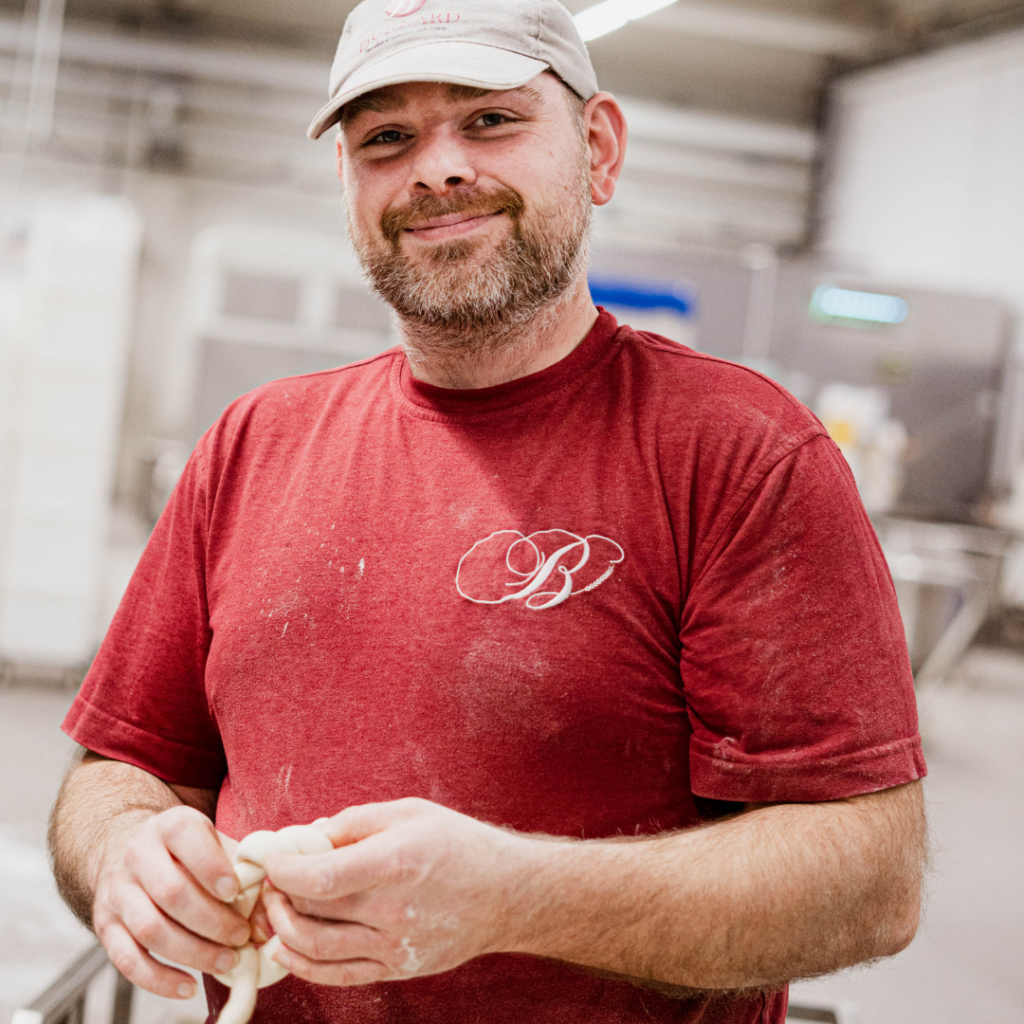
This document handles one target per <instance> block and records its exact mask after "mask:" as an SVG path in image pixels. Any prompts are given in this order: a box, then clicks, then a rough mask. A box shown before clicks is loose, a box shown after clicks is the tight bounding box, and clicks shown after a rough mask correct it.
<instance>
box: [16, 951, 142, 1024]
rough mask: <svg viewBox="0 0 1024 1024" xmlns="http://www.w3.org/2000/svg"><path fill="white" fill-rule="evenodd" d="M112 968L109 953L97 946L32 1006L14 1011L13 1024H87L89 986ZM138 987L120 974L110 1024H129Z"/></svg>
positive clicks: (33, 1002)
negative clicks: (134, 994)
mask: <svg viewBox="0 0 1024 1024" xmlns="http://www.w3.org/2000/svg"><path fill="white" fill-rule="evenodd" d="M108 966H110V961H109V960H108V959H107V953H106V950H104V948H103V947H102V946H101V945H100V944H99V943H98V942H97V943H95V944H94V945H93V946H91V947H90V948H89V949H87V950H86V951H85V952H84V953H83V954H82V955H81V956H80V957H79V958H78V959H77V960H75V962H74V963H72V964H71V965H70V966H69V967H68V969H67V970H66V971H65V972H64V973H63V974H62V975H61V976H60V977H59V978H58V979H57V980H56V981H55V982H54V983H53V984H52V985H51V986H50V987H49V988H48V989H47V990H46V991H45V992H43V993H42V994H41V995H39V996H37V997H36V998H35V999H33V1000H32V1002H31V1003H29V1005H28V1006H25V1007H23V1008H22V1009H20V1010H15V1011H14V1016H13V1017H12V1018H11V1024H85V999H86V996H87V995H88V993H89V986H90V985H91V984H92V982H93V980H94V979H95V978H96V977H97V976H98V975H99V974H100V972H101V971H102V970H103V969H104V968H105V967H108ZM133 993H134V986H133V985H132V983H131V982H130V981H128V980H127V979H126V978H124V977H122V976H121V975H120V974H118V976H117V982H116V987H115V989H114V1005H113V1009H112V1011H111V1015H110V1024H129V1022H130V1020H131V1015H132V995H133Z"/></svg>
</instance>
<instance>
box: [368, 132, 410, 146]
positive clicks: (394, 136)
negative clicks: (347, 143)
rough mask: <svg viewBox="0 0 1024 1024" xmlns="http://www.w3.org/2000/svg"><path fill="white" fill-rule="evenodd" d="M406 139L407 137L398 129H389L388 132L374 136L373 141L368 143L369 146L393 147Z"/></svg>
mask: <svg viewBox="0 0 1024 1024" xmlns="http://www.w3.org/2000/svg"><path fill="white" fill-rule="evenodd" d="M404 138H405V135H404V134H403V133H402V132H400V131H398V129H396V128H388V130H387V131H383V132H379V133H378V134H377V135H374V137H373V138H372V139H370V141H369V142H368V143H367V145H368V146H391V145H394V143H396V142H401V141H402V139H404Z"/></svg>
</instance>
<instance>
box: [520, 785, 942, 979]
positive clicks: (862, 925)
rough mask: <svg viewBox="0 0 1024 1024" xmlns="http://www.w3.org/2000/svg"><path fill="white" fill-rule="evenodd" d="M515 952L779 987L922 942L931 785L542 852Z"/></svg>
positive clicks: (647, 975)
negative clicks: (924, 791)
mask: <svg viewBox="0 0 1024 1024" xmlns="http://www.w3.org/2000/svg"><path fill="white" fill-rule="evenodd" d="M537 850H538V852H537V858H536V862H535V864H534V869H535V874H534V876H533V878H532V880H531V882H530V883H529V895H528V896H526V897H525V898H523V899H521V900H519V901H517V903H518V905H519V906H520V907H525V908H526V909H525V910H524V913H523V916H522V919H521V921H520V923H519V925H517V926H516V939H515V941H514V950H515V951H518V952H524V953H532V954H534V955H540V956H546V957H553V958H557V959H561V960H567V961H570V962H573V963H577V964H581V965H584V966H588V967H592V968H597V969H600V970H603V971H610V972H614V973H616V974H622V975H629V976H632V977H635V978H641V979H648V980H651V981H654V982H661V983H665V984H669V985H677V986H682V987H685V988H689V989H746V988H755V987H770V986H773V985H777V984H781V983H783V982H785V981H788V980H791V979H792V978H797V977H808V976H812V975H816V974H822V973H826V972H829V971H833V970H837V969H839V968H841V967H844V966H847V965H849V964H853V963H858V962H860V961H863V960H867V959H871V958H874V957H879V956H887V955H891V954H893V953H896V952H898V951H899V950H900V949H902V948H904V947H905V946H906V945H907V944H908V943H909V942H910V940H911V939H912V938H913V935H914V932H915V931H916V928H917V922H918V916H919V910H920V888H921V877H922V871H923V863H924V856H925V830H924V817H923V809H922V800H921V791H920V785H919V784H917V783H912V784H910V785H908V786H902V787H899V788H898V789H893V790H887V791H884V792H882V793H877V794H871V795H869V796H864V797H857V798H854V799H852V800H844V801H837V802H834V803H825V804H780V805H776V806H768V807H762V808H755V809H752V810H750V811H748V812H746V813H744V814H742V815H739V816H737V817H735V818H732V819H729V820H727V821H723V822H718V823H716V824H714V825H710V826H708V827H706V828H701V829H696V830H692V831H687V832H680V833H675V834H672V835H666V836H661V837H657V838H654V839H650V840H640V841H621V842H619V841H594V842H583V843H579V842H577V843H547V844H538V848H537Z"/></svg>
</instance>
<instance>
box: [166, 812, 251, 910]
mask: <svg viewBox="0 0 1024 1024" xmlns="http://www.w3.org/2000/svg"><path fill="white" fill-rule="evenodd" d="M190 811H191V813H189V812H190ZM159 829H160V835H161V836H162V838H163V840H164V843H165V845H166V846H167V849H168V850H170V851H171V853H173V854H174V856H175V857H176V858H177V859H178V860H179V861H180V862H181V863H182V864H183V865H184V866H185V867H186V868H187V869H188V871H189V873H190V874H191V875H192V877H193V878H195V880H196V881H197V882H198V883H199V884H200V885H201V886H202V887H203V888H204V889H205V890H206V891H207V892H208V893H209V894H210V895H211V896H213V897H215V898H217V899H219V900H230V899H233V898H234V896H235V895H236V894H237V893H238V879H237V877H236V876H235V871H234V868H233V867H232V866H231V860H230V859H229V858H228V855H227V853H226V852H225V850H224V847H223V846H222V844H221V841H220V839H219V838H218V836H217V830H216V829H215V828H214V827H213V823H212V822H211V821H210V819H209V818H207V817H206V816H205V815H203V814H200V813H199V812H198V811H195V810H192V808H187V807H186V808H181V810H180V811H178V812H177V813H166V814H163V815H161V816H160V819H159Z"/></svg>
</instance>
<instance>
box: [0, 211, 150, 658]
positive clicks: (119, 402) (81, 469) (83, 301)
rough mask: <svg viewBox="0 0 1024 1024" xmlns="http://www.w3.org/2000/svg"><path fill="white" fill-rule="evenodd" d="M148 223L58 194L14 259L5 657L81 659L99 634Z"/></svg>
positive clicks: (1, 515)
mask: <svg viewBox="0 0 1024 1024" xmlns="http://www.w3.org/2000/svg"><path fill="white" fill-rule="evenodd" d="M141 234H142V225H141V222H140V220H139V218H138V216H137V214H136V212H135V210H134V209H133V208H132V206H131V205H130V204H129V203H127V202H125V201H124V200H123V199H118V198H114V197H109V196H108V197H91V198H85V199H78V200H53V199H51V200H49V201H47V202H40V203H38V204H35V205H34V208H31V209H29V210H27V211H26V213H25V219H24V239H25V241H24V246H23V247H21V252H20V254H19V258H12V259H9V260H8V261H6V263H5V265H4V268H3V269H4V273H3V275H2V279H0V280H2V286H3V287H2V292H0V303H2V305H3V307H4V315H3V321H4V322H3V330H2V332H0V356H2V358H0V381H2V383H3V396H2V398H3V401H2V402H0V660H10V661H14V662H36V663H42V664H49V665H76V664H82V663H84V662H85V661H86V660H87V659H88V658H89V656H90V655H91V654H92V651H93V649H94V647H95V644H96V641H97V638H98V632H99V629H100V627H101V625H102V624H101V623H100V621H99V618H100V612H99V600H100V592H101V586H102V577H103V571H104V567H103V555H104V552H105V549H106V545H107V533H108V528H109V513H110V498H111V494H112V491H113V485H114V473H115V467H116V462H117V452H118V448H119V442H120V431H121V414H122V408H123V399H124V378H125V367H126V363H127V356H128V345H129V338H130V330H131V324H132V312H133V306H134V299H135V284H136V277H137V273H138V255H139V245H140V241H141ZM11 237H12V236H11V235H8V241H10V238H11ZM13 237H19V236H18V234H15V235H14V236H13Z"/></svg>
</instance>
